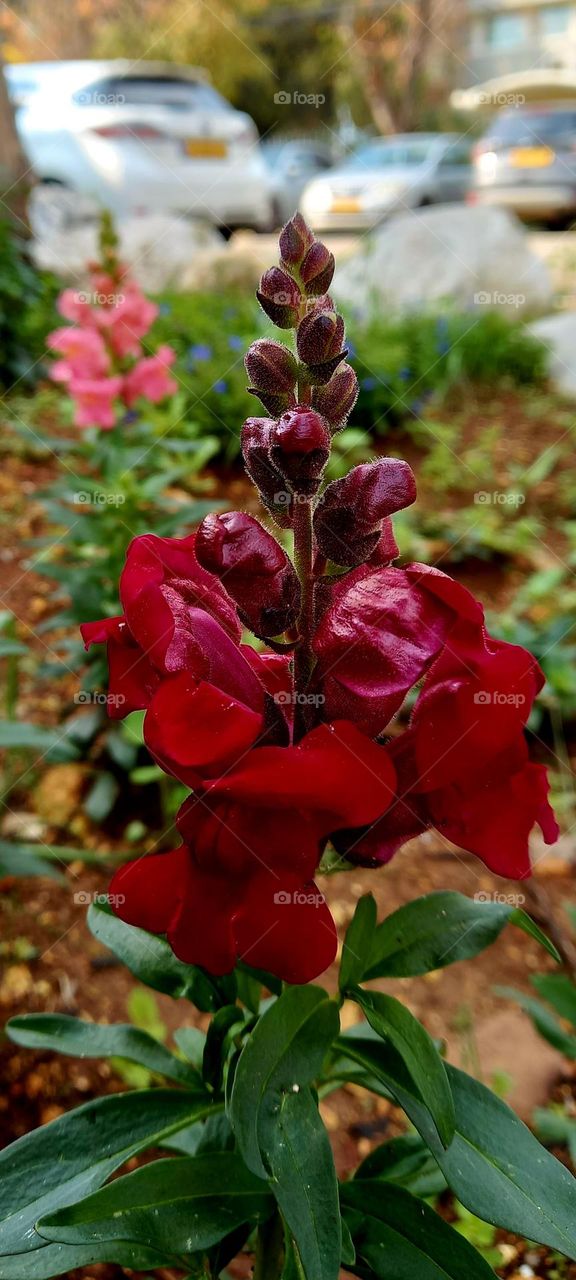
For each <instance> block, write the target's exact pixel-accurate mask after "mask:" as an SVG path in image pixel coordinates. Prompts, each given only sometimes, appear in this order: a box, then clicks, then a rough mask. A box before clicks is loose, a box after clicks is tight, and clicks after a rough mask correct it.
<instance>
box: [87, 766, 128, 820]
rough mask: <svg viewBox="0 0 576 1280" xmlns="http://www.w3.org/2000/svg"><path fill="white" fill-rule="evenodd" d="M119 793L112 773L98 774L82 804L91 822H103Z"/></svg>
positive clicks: (118, 784)
mask: <svg viewBox="0 0 576 1280" xmlns="http://www.w3.org/2000/svg"><path fill="white" fill-rule="evenodd" d="M119 793H120V783H119V782H118V779H117V778H115V777H114V774H113V773H105V772H102V771H101V772H100V773H98V775H97V777H96V779H95V781H94V784H93V786H91V788H90V791H89V792H88V795H87V796H86V799H85V801H84V804H83V809H84V812H85V813H86V814H87V815H88V817H89V818H90V820H91V822H103V821H104V819H105V818H107V817H108V814H109V813H110V812H111V810H112V809H113V807H114V805H115V803H116V800H117V799H118V795H119Z"/></svg>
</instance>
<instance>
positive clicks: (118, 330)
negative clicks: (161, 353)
mask: <svg viewBox="0 0 576 1280" xmlns="http://www.w3.org/2000/svg"><path fill="white" fill-rule="evenodd" d="M123 289H124V292H123V293H120V292H118V294H117V300H116V302H115V304H114V305H113V306H110V307H106V308H103V307H101V308H98V309H97V310H95V312H94V317H95V323H96V324H97V325H98V327H99V328H100V329H105V330H106V331H107V333H108V339H109V342H110V346H111V348H112V350H113V352H114V354H115V355H117V356H119V357H120V358H123V357H124V356H139V355H140V354H141V351H142V348H141V345H140V338H143V337H144V335H145V334H146V333H148V330H149V328H150V326H151V324H152V323H153V321H154V320H155V319H156V316H157V315H158V307H157V306H156V303H155V302H150V300H149V299H148V298H146V297H145V296H144V294H143V293H142V291H141V290H140V289H139V288H138V285H137V284H134V282H133V281H128V282H127V283H126V284H125V285H124V286H123Z"/></svg>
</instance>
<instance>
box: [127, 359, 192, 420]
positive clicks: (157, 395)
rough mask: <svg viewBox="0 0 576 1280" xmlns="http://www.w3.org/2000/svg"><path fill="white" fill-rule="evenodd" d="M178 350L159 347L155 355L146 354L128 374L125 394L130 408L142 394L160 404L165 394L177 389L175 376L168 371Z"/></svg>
mask: <svg viewBox="0 0 576 1280" xmlns="http://www.w3.org/2000/svg"><path fill="white" fill-rule="evenodd" d="M175 359H176V352H175V351H173V350H172V347H167V346H164V347H158V350H157V352H156V354H155V355H153V356H146V357H145V358H144V359H143V360H139V361H138V364H135V365H134V368H133V369H131V370H130V372H129V373H128V374H127V375H126V377H125V379H124V390H123V396H124V400H125V402H126V404H127V405H128V407H129V408H130V407H131V406H132V405H133V404H134V403H135V402H136V400H138V399H139V398H140V396H142V397H143V398H144V399H145V400H150V401H151V402H152V404H158V402H159V401H160V400H164V398H165V396H168V395H172V394H173V393H174V392H175V391H176V390H177V386H178V384H177V382H176V380H175V378H171V377H170V374H169V373H168V369H169V366H170V365H171V364H173V363H174V361H175Z"/></svg>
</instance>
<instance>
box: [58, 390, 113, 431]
mask: <svg viewBox="0 0 576 1280" xmlns="http://www.w3.org/2000/svg"><path fill="white" fill-rule="evenodd" d="M121 388H122V379H121V378H119V377H116V378H76V377H74V378H72V381H71V382H70V394H71V395H72V396H73V398H74V400H75V401H76V412H75V414H74V423H75V425H76V426H77V427H102V428H103V429H104V430H105V431H109V430H110V428H111V427H114V426H115V425H116V409H115V407H114V400H115V399H116V397H117V396H119V395H120V391H121Z"/></svg>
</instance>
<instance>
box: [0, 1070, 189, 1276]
mask: <svg viewBox="0 0 576 1280" xmlns="http://www.w3.org/2000/svg"><path fill="white" fill-rule="evenodd" d="M211 1111H212V1107H211V1106H210V1105H206V1104H205V1103H204V1104H200V1105H199V1103H198V1097H197V1095H196V1094H187V1093H184V1092H180V1091H179V1090H176V1089H143V1090H140V1091H138V1092H134V1093H122V1094H112V1095H111V1096H110V1097H106V1098H97V1099H96V1100H95V1101H94V1102H87V1103H86V1104H85V1106H83V1107H78V1108H77V1109H76V1110H75V1111H69V1112H67V1113H66V1114H65V1115H63V1116H59V1117H58V1119H57V1120H52V1121H51V1123H50V1124H46V1125H43V1126H42V1127H41V1128H40V1129H34V1130H33V1131H32V1133H27V1134H26V1135H25V1137H23V1138H19V1139H18V1141H17V1142H13V1143H12V1145H11V1146H9V1147H5V1149H4V1150H3V1151H1V1152H0V1185H1V1187H2V1197H1V1200H0V1255H3V1254H11V1253H24V1252H26V1251H28V1250H30V1249H36V1248H38V1246H39V1244H40V1243H41V1241H40V1239H39V1237H38V1235H37V1233H36V1231H35V1229H34V1226H35V1223H36V1222H37V1221H38V1218H39V1217H41V1215H42V1214H45V1213H50V1212H51V1211H52V1210H54V1209H58V1208H60V1206H61V1205H63V1204H70V1203H72V1202H73V1201H74V1200H78V1199H80V1198H81V1197H82V1196H84V1195H87V1194H88V1193H89V1192H90V1191H93V1190H94V1188H95V1187H99V1186H101V1184H102V1183H103V1182H105V1180H106V1178H108V1177H109V1175H110V1174H111V1173H113V1172H114V1170H115V1169H118V1168H119V1167H120V1165H122V1164H124V1161H125V1160H128V1159H129V1158H130V1156H133V1155H135V1154H136V1153H137V1152H138V1151H144V1150H145V1149H146V1147H150V1146H159V1145H160V1144H161V1141H162V1138H163V1137H168V1135H169V1134H171V1133H176V1132H177V1131H178V1130H179V1129H181V1128H184V1127H185V1126H186V1125H189V1124H191V1123H192V1122H193V1121H194V1120H198V1119H201V1117H202V1116H205V1115H208V1114H209V1113H210V1112H211Z"/></svg>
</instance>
